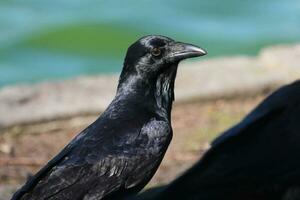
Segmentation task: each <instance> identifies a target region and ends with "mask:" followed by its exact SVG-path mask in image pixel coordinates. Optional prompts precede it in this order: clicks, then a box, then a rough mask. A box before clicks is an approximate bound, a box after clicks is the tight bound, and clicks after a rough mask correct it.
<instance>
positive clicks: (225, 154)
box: [132, 81, 300, 200]
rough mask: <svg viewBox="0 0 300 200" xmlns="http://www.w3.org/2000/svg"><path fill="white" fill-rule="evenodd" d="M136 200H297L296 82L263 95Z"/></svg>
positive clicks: (299, 116)
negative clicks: (171, 177)
mask: <svg viewBox="0 0 300 200" xmlns="http://www.w3.org/2000/svg"><path fill="white" fill-rule="evenodd" d="M132 199H135V200H137V199H138V200H142V199H143V200H146V199H147V200H150V199H156V200H162V199H185V200H194V199H195V200H299V199H300V81H297V82H295V83H292V84H290V85H287V86H284V87H282V88H281V89H279V90H278V91H276V92H274V93H273V94H272V95H270V96H269V97H267V98H266V99H265V100H264V101H263V102H262V103H261V104H260V105H259V106H258V107H257V108H255V109H254V110H253V111H252V112H251V113H250V114H249V115H248V116H246V118H245V119H244V120H242V121H241V122H240V123H239V124H237V125H236V126H234V127H233V128H231V129H229V130H228V131H226V132H225V133H223V134H222V135H221V136H220V137H218V138H217V139H216V140H215V141H214V142H213V143H212V146H211V149H210V150H208V152H207V153H206V154H205V155H204V157H203V158H202V159H200V161H199V162H198V163H197V164H196V165H194V166H193V167H192V168H191V169H189V170H188V171H187V172H186V173H184V174H183V175H182V176H181V177H179V178H177V179H175V181H173V182H171V183H170V184H169V185H166V186H164V187H160V188H154V189H152V190H148V191H146V192H144V193H142V194H141V195H140V196H138V197H136V198H132Z"/></svg>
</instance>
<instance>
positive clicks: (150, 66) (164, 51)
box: [124, 35, 206, 78]
mask: <svg viewBox="0 0 300 200" xmlns="http://www.w3.org/2000/svg"><path fill="white" fill-rule="evenodd" d="M205 54H206V52H205V51H204V50H203V49H201V48H199V47H197V46H194V45H191V44H186V43H182V42H176V41H174V40H172V39H171V38H168V37H164V36H156V35H150V36H145V37H143V38H141V39H139V40H138V41H136V42H135V43H133V44H132V45H131V46H130V47H129V48H128V51H127V55H126V58H125V62H124V69H125V70H127V71H128V72H131V73H134V72H135V73H139V74H140V75H146V76H147V77H148V78H151V77H153V76H157V75H159V74H160V73H163V72H164V71H165V70H167V69H166V68H168V67H171V66H175V65H177V64H178V63H179V62H180V61H181V60H183V59H186V58H191V57H197V56H203V55H205Z"/></svg>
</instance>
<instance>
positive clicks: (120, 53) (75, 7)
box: [0, 0, 300, 86]
mask: <svg viewBox="0 0 300 200" xmlns="http://www.w3.org/2000/svg"><path fill="white" fill-rule="evenodd" d="M147 34H162V35H166V36H169V37H173V38H174V39H177V40H181V41H186V42H190V43H195V44H198V45H199V46H202V47H204V48H205V49H206V50H207V51H208V52H209V56H210V57H214V56H220V55H235V54H248V55H255V54H257V52H258V51H259V50H260V49H261V48H262V47H264V46H268V45H272V44H278V43H294V42H298V41H300V1H299V0H285V1H282V0H256V1H255V0H252V1H250V0H211V1H197V0H189V1H180V0H172V1H171V0H165V1H159V0H151V1H150V0H140V1H137V0H136V1H133V0H129V1H114V0H112V1H103V0H98V1H91V0H86V1H82V0H81V1H80V0H65V1H58V0H43V1H41V0H26V1H23V0H6V1H4V0H2V1H0V86H3V85H7V84H16V83H31V82H36V81H41V80H54V79H63V78H69V77H74V76H79V75H82V74H91V75H93V74H101V73H112V72H118V71H120V69H121V67H122V62H123V57H124V54H125V52H126V49H127V47H128V45H129V44H131V43H132V42H134V41H135V40H136V39H137V38H139V37H141V36H143V35H147Z"/></svg>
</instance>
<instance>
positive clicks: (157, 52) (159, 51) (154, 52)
mask: <svg viewBox="0 0 300 200" xmlns="http://www.w3.org/2000/svg"><path fill="white" fill-rule="evenodd" d="M151 54H152V55H153V56H160V54H161V50H160V49H159V48H153V49H152V50H151Z"/></svg>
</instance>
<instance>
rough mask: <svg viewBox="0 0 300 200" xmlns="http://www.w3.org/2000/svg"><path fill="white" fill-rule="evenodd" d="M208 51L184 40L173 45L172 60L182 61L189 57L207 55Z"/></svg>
mask: <svg viewBox="0 0 300 200" xmlns="http://www.w3.org/2000/svg"><path fill="white" fill-rule="evenodd" d="M206 54H207V53H206V51H205V50H204V49H202V48H200V47H197V46H195V45H191V44H186V43H182V42H175V43H173V44H172V46H171V53H170V59H171V60H172V61H180V60H183V59H187V58H192V57H198V56H204V55H206Z"/></svg>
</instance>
